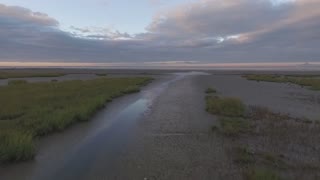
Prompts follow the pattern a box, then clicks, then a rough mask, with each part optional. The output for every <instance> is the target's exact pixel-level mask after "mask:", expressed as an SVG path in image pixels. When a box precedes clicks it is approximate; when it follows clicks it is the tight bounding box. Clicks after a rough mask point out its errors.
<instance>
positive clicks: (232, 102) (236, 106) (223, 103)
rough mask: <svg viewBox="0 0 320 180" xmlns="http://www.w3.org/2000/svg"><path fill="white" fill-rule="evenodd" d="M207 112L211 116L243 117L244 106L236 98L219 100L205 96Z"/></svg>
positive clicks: (218, 98)
mask: <svg viewBox="0 0 320 180" xmlns="http://www.w3.org/2000/svg"><path fill="white" fill-rule="evenodd" d="M206 103H207V111H208V112H209V113H212V114H216V115H222V116H230V117H243V116H244V114H245V105H244V104H243V103H242V102H241V100H239V99H237V98H229V97H225V98H220V97H217V96H214V97H213V96H207V98H206Z"/></svg>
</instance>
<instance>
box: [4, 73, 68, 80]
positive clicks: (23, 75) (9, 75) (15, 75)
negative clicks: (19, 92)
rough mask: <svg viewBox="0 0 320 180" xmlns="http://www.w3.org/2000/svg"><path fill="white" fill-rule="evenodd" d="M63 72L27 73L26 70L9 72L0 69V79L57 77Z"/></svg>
mask: <svg viewBox="0 0 320 180" xmlns="http://www.w3.org/2000/svg"><path fill="white" fill-rule="evenodd" d="M64 75H65V74H63V73H39V72H37V73H31V72H29V73H27V72H9V71H0V79H8V78H27V77H59V76H64Z"/></svg>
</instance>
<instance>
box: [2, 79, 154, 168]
mask: <svg viewBox="0 0 320 180" xmlns="http://www.w3.org/2000/svg"><path fill="white" fill-rule="evenodd" d="M150 81H151V78H143V77H140V78H99V79H95V80H88V81H81V80H76V81H64V82H56V83H52V82H47V83H13V84H12V85H10V86H3V87H0V162H1V161H2V162H4V161H20V160H27V159H31V158H32V157H33V156H34V155H35V147H34V139H35V138H36V137H39V136H43V135H46V134H48V133H51V132H55V131H61V130H63V129H65V128H67V127H68V126H70V125H72V124H73V123H75V122H79V121H87V120H89V119H90V117H92V115H93V114H94V113H95V112H96V111H97V110H99V109H101V108H102V107H104V105H105V103H106V102H109V101H111V100H112V99H113V98H116V97H118V96H121V95H124V94H127V93H133V92H137V91H139V87H140V86H143V85H146V84H147V83H149V82H150Z"/></svg>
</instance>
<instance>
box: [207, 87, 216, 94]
mask: <svg viewBox="0 0 320 180" xmlns="http://www.w3.org/2000/svg"><path fill="white" fill-rule="evenodd" d="M206 93H207V94H212V93H217V90H215V89H213V88H208V89H207V90H206Z"/></svg>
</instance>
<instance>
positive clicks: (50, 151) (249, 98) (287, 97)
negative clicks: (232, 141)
mask: <svg viewBox="0 0 320 180" xmlns="http://www.w3.org/2000/svg"><path fill="white" fill-rule="evenodd" d="M208 87H214V88H216V89H217V90H218V93H219V94H221V95H222V96H234V97H239V98H241V99H242V100H243V101H244V102H245V103H246V104H248V105H258V106H263V107H268V108H270V109H272V110H274V111H280V112H282V113H289V114H291V115H292V116H297V117H308V118H310V119H313V120H317V119H319V118H320V113H319V109H320V104H319V99H320V93H319V92H316V91H311V90H308V89H305V88H301V87H299V86H296V85H292V84H280V83H267V82H260V83H259V82H255V81H248V80H246V79H243V78H242V77H241V76H239V75H221V74H220V75H203V74H201V73H200V74H198V73H186V74H184V73H180V74H175V75H163V76H158V78H157V80H156V81H155V82H154V83H152V84H151V85H149V86H147V87H145V88H144V89H143V91H142V92H141V93H138V94H134V95H129V96H126V97H123V98H120V99H118V100H116V101H114V102H113V103H111V104H109V105H108V106H107V108H106V109H105V110H102V111H101V112H100V113H98V114H97V116H95V117H94V118H93V120H92V121H90V122H88V123H82V124H79V125H76V126H75V127H72V128H70V129H68V130H66V131H65V132H63V133H59V134H54V135H51V136H49V137H46V138H43V139H42V140H41V141H40V145H39V153H38V155H37V157H36V159H35V160H34V161H31V162H25V163H19V164H12V165H9V166H5V167H1V168H0V177H1V180H2V179H4V180H7V179H8V180H16V179H17V180H20V179H21V180H29V179H241V177H242V175H241V171H240V169H239V168H238V167H236V166H235V165H234V163H233V162H232V159H231V157H229V156H228V155H227V154H226V152H225V148H224V146H225V143H226V142H224V140H223V139H222V138H221V137H219V136H217V135H216V134H214V133H210V128H211V126H212V125H214V124H216V123H217V120H216V118H215V117H214V116H212V115H210V114H208V113H207V112H206V111H205V100H204V97H205V93H204V91H205V90H206V88H208Z"/></svg>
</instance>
